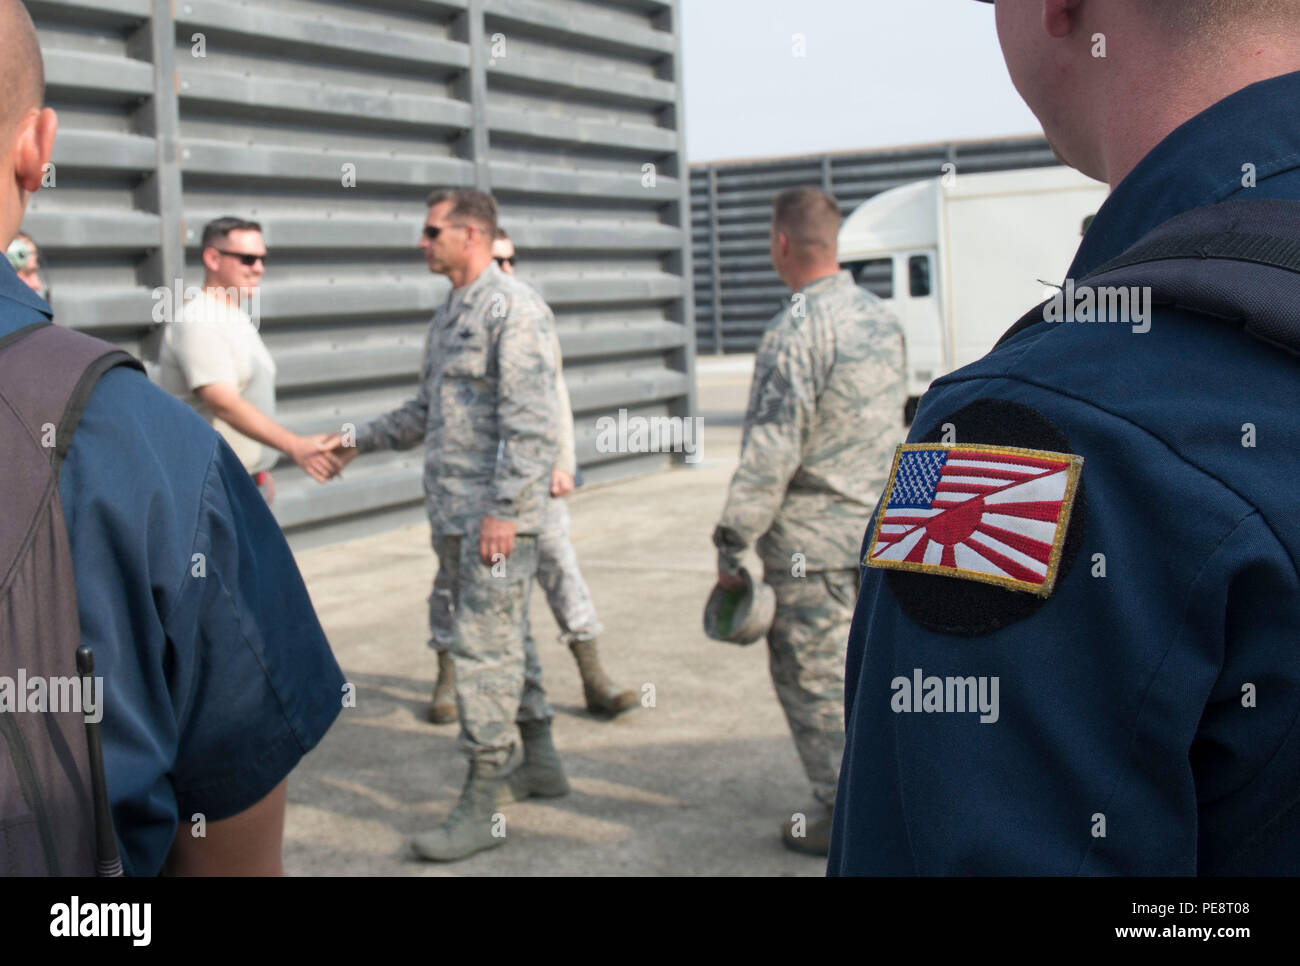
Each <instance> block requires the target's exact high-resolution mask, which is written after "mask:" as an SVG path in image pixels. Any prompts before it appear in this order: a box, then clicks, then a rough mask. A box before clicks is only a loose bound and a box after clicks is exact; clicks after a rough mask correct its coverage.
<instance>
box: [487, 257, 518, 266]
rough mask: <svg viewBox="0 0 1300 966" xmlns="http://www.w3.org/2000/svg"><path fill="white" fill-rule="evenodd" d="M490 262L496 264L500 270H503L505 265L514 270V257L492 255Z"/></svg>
mask: <svg viewBox="0 0 1300 966" xmlns="http://www.w3.org/2000/svg"><path fill="white" fill-rule="evenodd" d="M492 261H494V262H496V263H497V264H498V265H500V266H501V267H502V268H505V267H506V266H507V265H509V266H510V267H511V268H514V266H515V256H513V255H509V256H507V255H494V256H492Z"/></svg>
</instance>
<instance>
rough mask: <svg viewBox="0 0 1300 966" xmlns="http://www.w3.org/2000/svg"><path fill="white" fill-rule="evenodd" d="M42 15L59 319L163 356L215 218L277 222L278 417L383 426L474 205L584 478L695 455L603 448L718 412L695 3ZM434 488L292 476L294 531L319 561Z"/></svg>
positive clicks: (285, 491)
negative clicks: (430, 240)
mask: <svg viewBox="0 0 1300 966" xmlns="http://www.w3.org/2000/svg"><path fill="white" fill-rule="evenodd" d="M28 6H29V8H30V9H31V11H32V13H33V16H34V17H35V18H36V20H37V26H38V29H39V30H40V34H41V40H42V44H43V47H44V49H45V52H46V64H47V72H48V75H49V98H48V99H49V102H50V104H51V105H52V106H54V107H55V108H56V109H57V110H58V111H59V114H60V120H61V129H60V134H59V137H58V141H57V146H56V150H55V162H56V165H57V167H56V171H57V176H58V182H57V190H51V191H42V192H40V193H39V194H37V195H36V196H35V198H34V199H33V202H32V205H31V208H30V211H29V215H28V218H27V220H26V222H25V227H26V228H27V229H28V230H30V231H31V233H32V234H33V235H34V236H35V237H36V239H37V241H38V243H40V244H41V245H42V246H43V249H44V251H45V253H46V256H47V257H46V259H45V260H46V263H47V264H48V265H49V271H48V275H49V278H50V282H51V284H52V287H53V291H54V307H55V309H56V312H57V315H58V318H59V319H60V321H63V322H64V323H66V324H71V325H74V326H76V327H78V328H86V329H89V330H91V331H94V332H95V333H96V334H100V335H104V336H106V337H108V338H110V339H113V340H114V341H116V342H119V343H121V344H123V345H126V346H127V347H129V348H131V349H133V350H135V351H136V352H137V353H142V354H144V355H145V357H146V358H148V356H149V354H150V353H151V352H152V351H156V350H155V348H154V347H155V343H156V340H157V330H156V329H155V328H154V327H153V326H151V324H150V322H151V312H152V309H153V306H154V299H153V297H152V294H151V293H152V292H153V290H154V288H155V287H156V286H160V285H165V286H169V287H170V286H174V285H175V284H176V282H175V280H176V279H177V278H180V279H182V283H181V284H182V285H183V286H185V285H197V284H200V283H201V281H202V267H201V264H200V261H199V249H198V241H199V235H200V232H201V229H202V226H203V224H204V223H205V222H207V221H208V220H210V219H211V218H214V217H218V216H220V215H225V214H235V215H240V216H245V217H250V218H254V219H256V220H258V221H260V222H261V223H262V225H263V227H264V231H265V237H266V241H267V245H268V247H269V250H270V251H271V253H272V257H271V259H270V260H269V263H270V267H269V270H268V272H267V275H266V277H265V279H264V282H263V288H262V293H261V323H262V335H263V338H264V339H265V341H266V343H267V345H268V346H269V348H270V349H271V352H272V354H273V355H274V357H275V359H276V364H277V368H278V386H277V388H278V399H279V401H278V418H279V419H280V421H281V422H283V423H284V424H285V425H287V426H288V427H289V428H291V429H293V430H294V431H296V432H300V433H310V432H324V431H331V430H337V429H339V428H340V427H341V426H342V425H343V424H344V423H353V424H355V425H358V426H359V425H361V424H362V423H363V422H365V421H366V420H368V419H369V418H371V417H373V416H375V415H377V414H379V413H382V412H385V411H387V410H388V409H391V408H393V407H395V406H397V405H400V404H401V403H402V402H404V401H405V400H406V399H408V398H410V396H411V395H412V393H413V392H414V390H415V383H416V378H417V376H418V370H419V365H420V358H421V346H422V344H423V338H424V331H425V327H426V325H427V322H428V318H429V316H430V314H431V313H432V311H433V309H434V307H435V306H436V305H437V304H438V303H439V302H440V301H441V300H442V299H443V298H444V297H445V294H446V291H447V283H446V281H445V279H443V278H442V277H441V276H431V275H430V274H429V273H428V271H427V269H426V268H425V266H424V262H423V260H422V259H421V258H420V257H419V255H418V253H417V252H416V250H415V242H416V239H417V237H418V233H419V229H420V225H421V224H422V222H423V219H424V214H425V209H424V204H423V200H424V197H425V195H426V194H427V193H428V191H429V190H430V188H432V187H434V186H461V185H466V186H478V187H482V188H485V189H488V190H491V191H493V193H494V194H496V196H497V198H498V201H499V202H500V204H501V210H502V223H503V224H504V226H505V227H506V229H507V230H508V231H509V232H510V233H511V235H512V237H513V238H514V240H515V244H516V247H517V249H518V251H519V256H520V262H521V264H520V272H521V275H522V276H523V277H524V278H526V279H528V280H529V281H531V282H533V283H534V284H536V285H537V287H538V288H539V289H540V290H541V291H542V292H543V294H544V295H545V296H546V298H547V300H548V301H549V302H550V304H551V306H552V308H553V309H554V310H555V314H556V318H557V322H558V325H559V329H560V337H561V343H562V346H563V348H564V354H565V372H566V376H567V379H568V383H569V389H570V394H571V397H572V400H573V406H574V411H575V416H576V420H577V423H578V427H577V429H578V456H579V461H580V462H581V463H582V465H583V468H584V473H585V475H586V476H587V478H588V479H592V480H598V479H606V478H611V477H617V476H622V475H626V474H631V473H639V472H645V471H647V470H650V469H654V468H657V467H661V466H664V465H666V464H667V462H668V460H669V459H671V457H668V456H661V455H649V456H629V455H626V454H608V453H597V452H596V450H595V446H594V437H595V424H596V420H597V419H598V418H599V417H600V416H601V415H605V414H611V415H612V414H615V413H616V412H617V410H618V409H619V408H627V409H628V410H629V412H630V413H639V414H643V415H647V416H649V415H674V416H687V415H691V414H693V413H694V405H695V404H694V378H693V365H694V351H693V349H694V347H693V342H692V330H693V325H694V323H693V321H692V319H693V311H692V297H693V292H692V287H691V285H690V284H689V282H688V278H689V269H688V268H687V266H688V265H689V263H690V234H689V232H688V230H687V225H688V217H687V214H686V213H687V210H688V208H687V206H688V203H689V182H688V180H687V178H686V176H685V172H684V169H685V164H684V160H683V159H684V157H685V152H684V146H683V138H682V133H681V117H682V110H681V72H680V58H679V56H678V51H679V49H680V38H679V35H678V27H677V23H678V21H677V5H676V3H675V2H673V0H604V2H598V0H544V2H542V0H366V2H341V0H276V3H275V4H273V5H268V4H265V3H256V2H244V0H175V2H172V0H80V2H68V0H32V2H30V3H29V4H28ZM348 171H352V172H354V173H355V186H350V185H348V183H347V179H346V178H345V177H344V175H345V173H346V172H348ZM151 333H152V334H151ZM420 466H421V458H420V454H419V452H418V451H412V452H408V453H390V454H380V455H375V456H370V457H365V458H363V459H361V460H358V461H357V462H356V463H355V464H353V465H352V466H351V467H349V469H348V471H347V473H346V474H345V477H346V479H345V480H344V481H341V482H340V481H335V482H332V483H330V484H329V485H327V486H324V487H320V486H318V485H316V484H315V483H313V482H312V481H311V480H310V479H308V478H307V477H306V476H305V475H303V474H302V473H300V472H299V471H298V470H297V468H296V467H294V466H293V465H292V464H291V463H282V464H281V466H280V467H279V469H278V470H277V472H276V478H277V484H278V491H279V497H278V499H277V502H276V507H275V510H276V514H277V516H278V517H279V519H280V521H281V524H282V525H283V526H284V527H285V528H286V530H287V531H289V532H290V533H291V536H293V537H294V539H295V542H296V543H297V544H298V545H310V544H313V543H318V542H322V541H324V540H328V539H334V538H337V537H340V536H348V535H353V534H356V533H362V532H371V531H373V530H376V529H379V528H382V527H383V526H386V525H389V524H392V523H395V522H399V521H405V520H411V519H418V518H419V517H420V516H421V515H422V512H423V511H422V509H421V504H420V500H421V487H420Z"/></svg>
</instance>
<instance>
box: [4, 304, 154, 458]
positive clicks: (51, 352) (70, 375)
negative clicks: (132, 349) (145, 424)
mask: <svg viewBox="0 0 1300 966" xmlns="http://www.w3.org/2000/svg"><path fill="white" fill-rule="evenodd" d="M117 366H130V367H132V368H135V369H138V370H140V371H141V372H144V366H142V365H141V364H140V362H139V360H137V359H136V358H135V357H134V356H132V355H131V354H130V353H129V352H126V351H124V350H122V349H118V348H115V347H114V346H112V345H110V344H109V343H107V342H104V341H103V340H102V339H96V338H93V337H91V336H88V335H85V334H83V333H81V332H77V331H75V330H73V329H66V328H63V327H62V326H58V325H53V324H52V323H49V322H38V323H37V324H35V325H29V326H27V327H25V328H22V329H19V330H17V331H16V332H12V333H10V334H9V335H8V336H6V337H5V338H4V339H2V340H0V387H3V388H2V389H0V395H3V396H4V398H5V399H6V400H7V401H8V402H9V404H10V406H11V407H13V409H14V411H15V412H16V413H17V415H18V417H19V418H20V419H21V420H22V421H23V423H24V425H26V426H27V428H28V431H29V432H30V433H31V435H32V438H33V439H36V440H38V441H42V440H51V439H52V440H53V443H54V445H53V446H48V445H47V448H48V449H49V450H50V463H51V465H52V466H53V467H54V472H55V475H56V476H57V475H58V471H59V469H60V468H61V466H62V464H63V460H64V458H65V457H66V456H67V455H68V450H69V448H70V447H71V446H72V436H73V434H74V433H75V432H76V430H77V424H78V423H79V422H80V421H81V414H82V412H83V411H84V410H85V408H86V403H87V402H88V401H89V400H90V394H91V393H92V392H94V390H95V385H96V383H98V382H99V377H100V376H102V375H103V374H104V373H105V372H107V371H108V370H109V369H113V368H115V367H117ZM51 431H52V435H51Z"/></svg>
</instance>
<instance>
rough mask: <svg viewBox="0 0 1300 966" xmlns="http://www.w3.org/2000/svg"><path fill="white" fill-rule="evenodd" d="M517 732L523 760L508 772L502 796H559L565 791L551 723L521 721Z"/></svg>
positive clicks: (567, 787) (509, 797) (519, 798)
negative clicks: (504, 793)
mask: <svg viewBox="0 0 1300 966" xmlns="http://www.w3.org/2000/svg"><path fill="white" fill-rule="evenodd" d="M519 733H520V734H522V735H523V737H524V764H523V767H522V768H519V769H517V770H516V771H515V772H514V774H513V775H511V776H510V781H509V782H508V784H507V788H508V794H507V795H505V796H504V797H503V799H502V800H504V801H509V800H510V799H512V798H513V799H514V800H515V801H523V800H524V799H525V798H559V797H560V796H561V795H567V794H569V779H567V778H566V777H565V776H564V764H563V763H562V762H561V761H560V755H559V752H557V751H556V750H555V745H554V744H553V743H552V742H551V723H550V722H549V721H525V722H522V723H521V724H520V725H519Z"/></svg>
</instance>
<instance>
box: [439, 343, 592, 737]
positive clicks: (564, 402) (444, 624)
mask: <svg viewBox="0 0 1300 966" xmlns="http://www.w3.org/2000/svg"><path fill="white" fill-rule="evenodd" d="M553 348H554V351H555V359H556V378H555V391H556V398H557V401H558V412H559V442H558V447H557V451H556V460H555V466H556V469H560V470H563V471H564V472H565V473H568V474H569V475H570V476H573V475H574V474H575V473H576V471H577V460H576V458H575V454H574V443H573V410H572V408H571V407H570V405H569V393H568V390H567V388H566V387H565V385H564V372H563V363H562V362H561V359H560V347H559V339H558V338H557V339H556V340H555V342H554V345H553ZM548 493H549V489H548ZM434 549H435V550H436V549H437V548H436V547H435V548H434ZM537 582H538V583H539V584H541V586H542V590H543V591H545V593H546V602H547V603H548V604H549V605H550V608H551V614H552V615H553V616H554V617H555V622H556V623H557V624H559V625H560V641H561V642H562V643H564V644H565V645H568V644H572V643H574V642H575V641H594V640H595V639H596V638H597V637H599V636H600V632H601V631H602V630H603V629H604V628H603V627H602V626H601V623H600V621H599V619H597V617H596V605H595V604H594V603H593V602H592V599H591V591H590V590H589V589H588V587H587V582H586V580H584V579H583V576H582V571H581V569H579V567H578V555H577V553H575V552H574V549H573V543H572V540H571V538H570V536H569V509H568V507H567V506H566V505H565V503H564V500H563V499H562V498H555V497H551V496H549V495H548V496H547V499H546V520H545V523H544V524H543V526H542V532H541V535H540V537H539V540H538V558H537ZM454 605H455V594H454V589H453V588H452V587H451V585H450V580H449V577H448V576H447V575H446V572H445V571H444V570H442V569H441V568H440V569H439V571H438V576H437V577H436V578H435V579H434V582H433V592H432V593H431V594H430V595H429V631H430V637H429V646H430V647H431V648H433V649H434V650H435V651H439V652H443V651H447V650H450V648H451V640H452V627H453V616H452V615H453V613H454ZM525 627H526V628H529V633H528V637H527V639H526V640H525V642H524V647H525V656H526V668H527V670H526V675H525V676H526V680H527V681H528V682H529V683H530V685H531V683H532V682H533V681H534V680H535V681H536V683H537V686H538V687H539V688H540V686H541V676H542V666H541V662H540V661H539V660H538V657H537V644H536V642H535V641H534V640H533V635H532V632H531V624H529V623H527V622H526V623H525ZM524 699H525V700H524V707H521V708H520V717H519V720H520V721H525V720H529V719H530V718H535V716H536V715H535V706H533V705H531V704H530V702H529V691H528V689H525V692H524Z"/></svg>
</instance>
